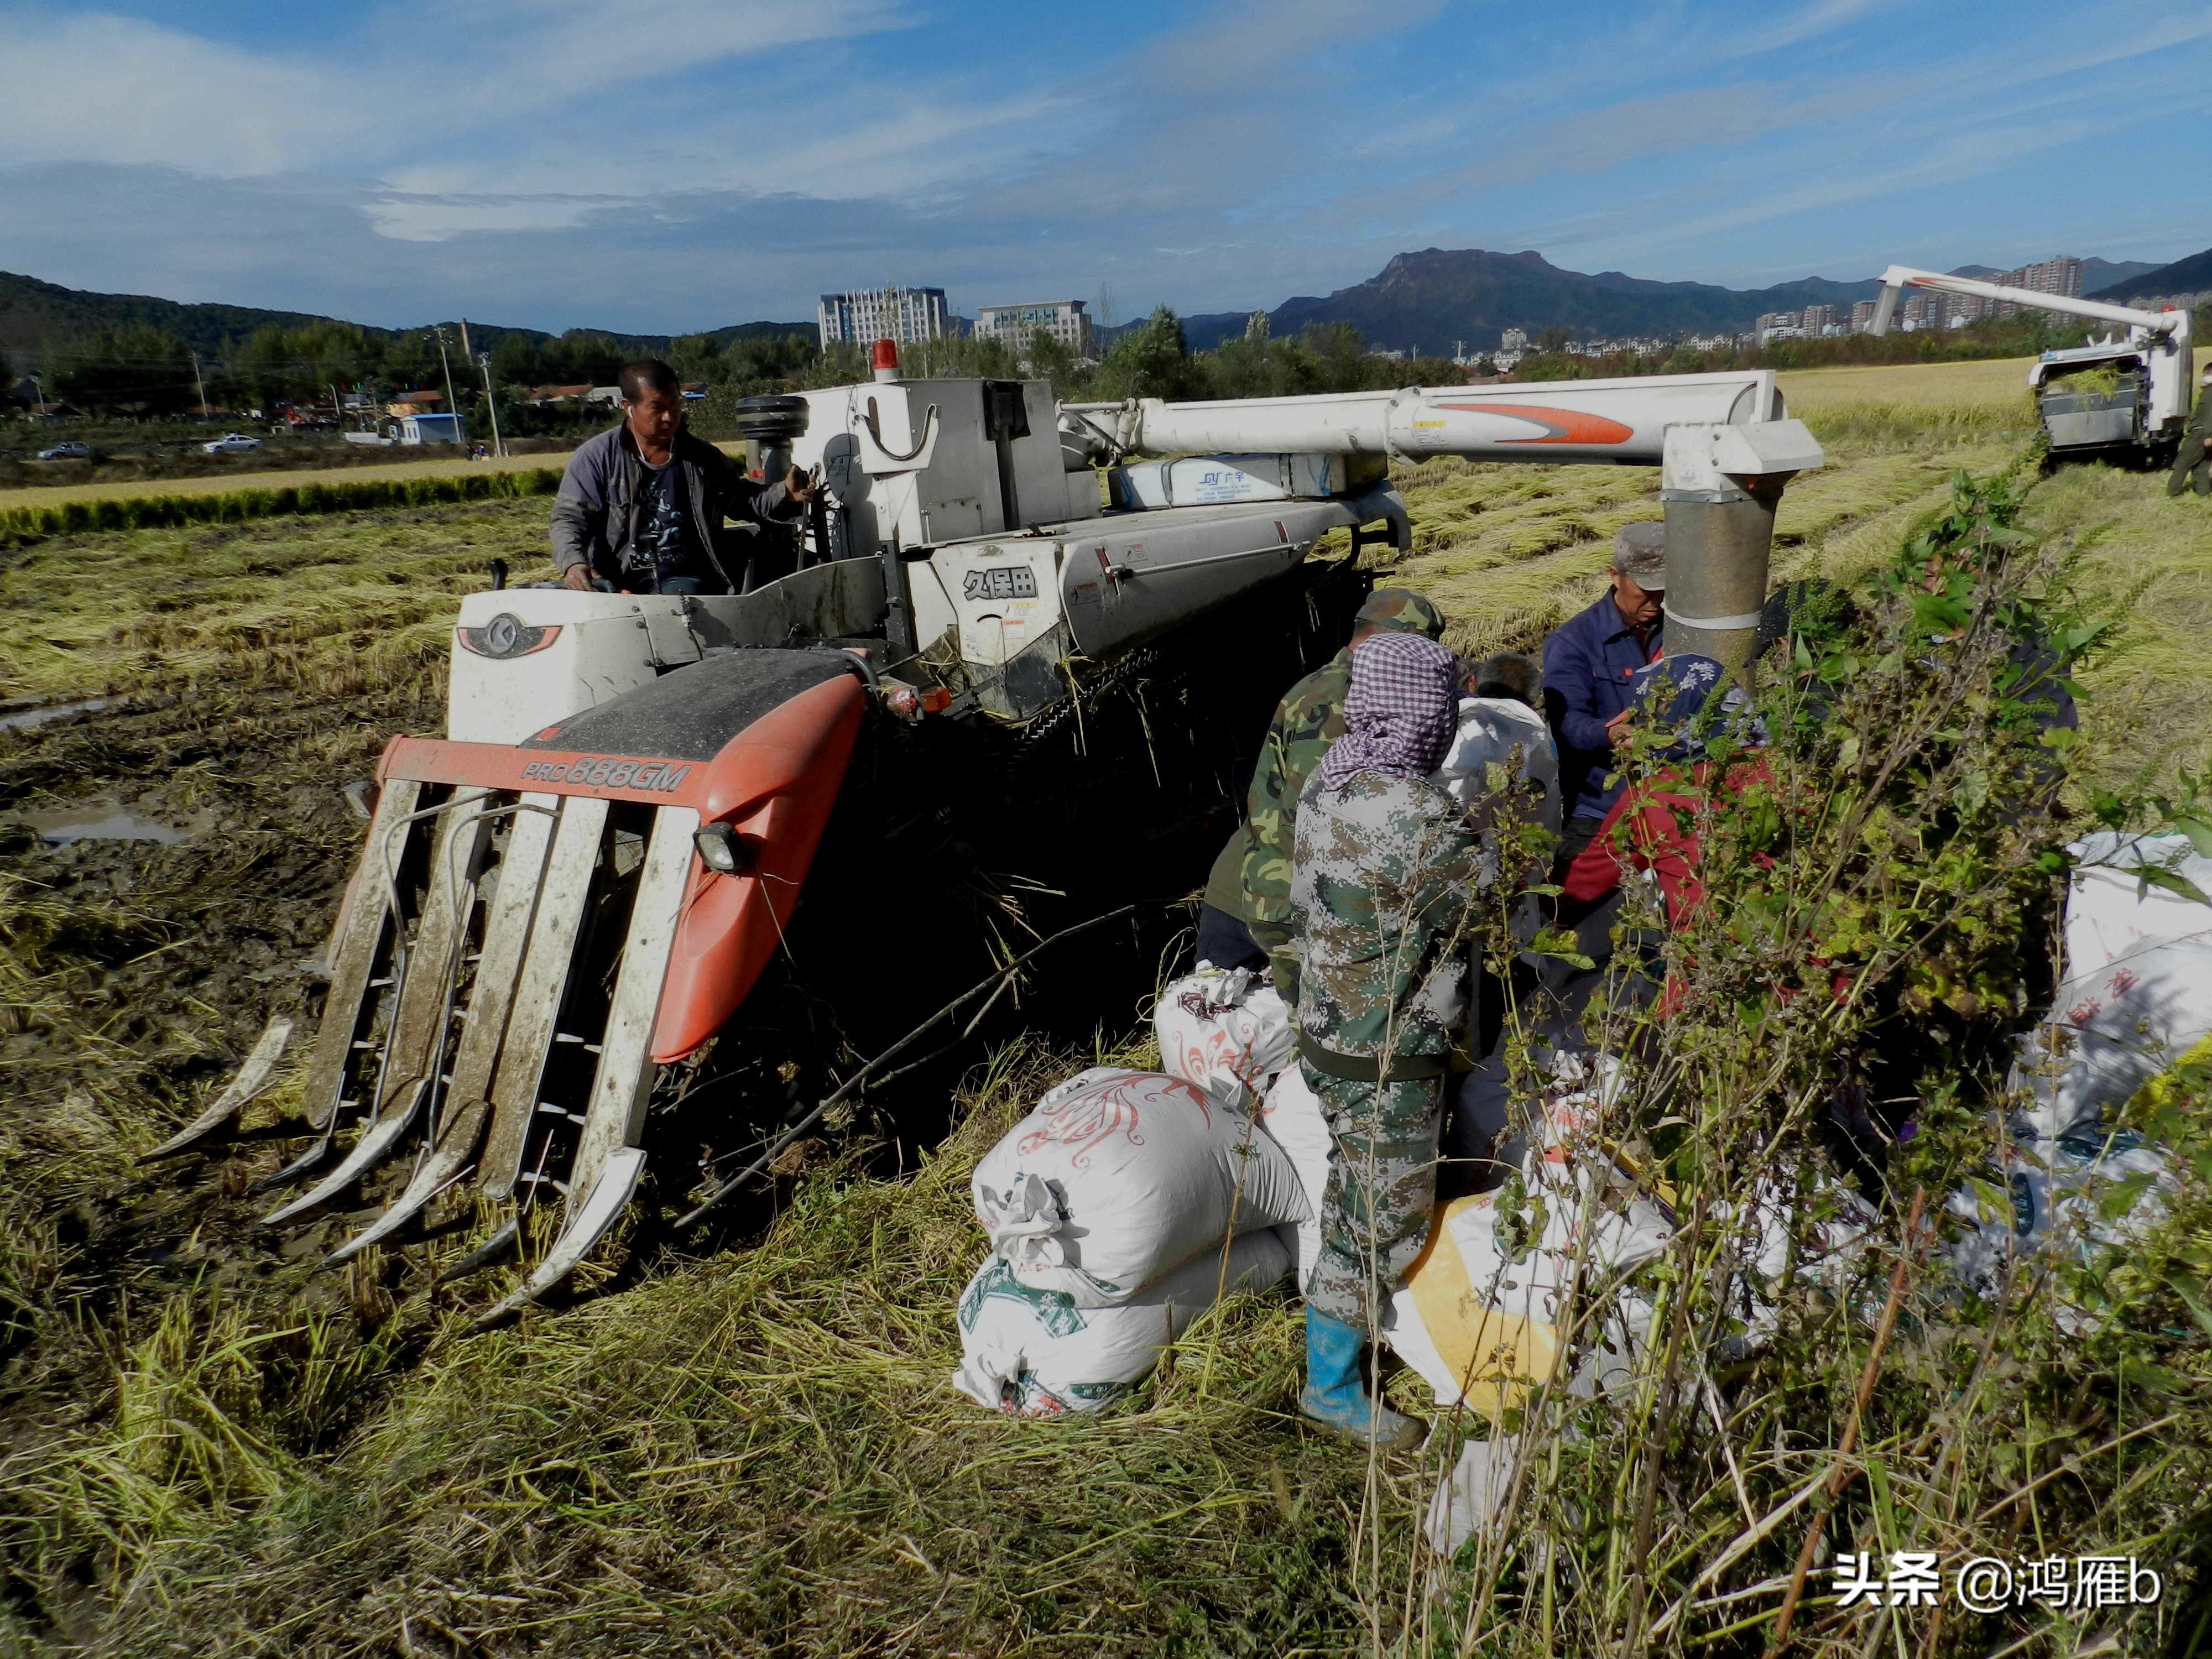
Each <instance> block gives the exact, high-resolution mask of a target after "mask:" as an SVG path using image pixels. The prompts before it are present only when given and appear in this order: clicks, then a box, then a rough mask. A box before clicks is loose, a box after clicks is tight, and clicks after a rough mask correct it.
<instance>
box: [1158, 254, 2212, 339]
mask: <svg viewBox="0 0 2212 1659" xmlns="http://www.w3.org/2000/svg"><path fill="white" fill-rule="evenodd" d="M2197 257H2198V258H2206V259H2212V253H2207V254H2204V255H2199V256H2197ZM2181 263H2182V264H2190V263H2191V261H2186V260H2185V261H2183V262H2181ZM2081 264H2082V287H2083V288H2085V289H2087V288H2090V287H2093V286H2104V285H2110V284H2113V283H2118V284H2120V285H2122V286H2124V287H2126V288H2128V289H2130V290H2134V289H2138V288H2139V287H2140V285H2141V283H2142V282H2143V281H2144V280H2153V279H2155V278H2156V277H2157V276H2159V274H2160V271H2161V270H2162V269H2166V270H2178V269H2179V268H2180V267H2179V266H2171V267H2164V268H2161V267H2160V266H2157V265H2154V264H2150V263H2149V262H2148V261H2146V260H2139V259H2128V260H2117V261H2116V260H2109V259H2097V258H2091V259H2084V260H2083V261H2082V262H2081ZM1995 270H1996V267H1995V266H1990V265H1966V266H1961V267H1960V268H1959V270H1957V272H1956V273H1955V274H1957V275H1960V276H1986V275H1990V274H1993V273H1994V271H1995ZM2208 286H2212V282H2208ZM1877 287H1878V283H1877V280H1876V279H1875V278H1874V277H1871V276H1869V277H1867V278H1865V279H1863V280H1862V281H1858V282H1844V283H1838V282H1831V281H1829V280H1828V279H1827V278H1826V277H1824V276H1806V277H1801V278H1799V279H1798V280H1797V281H1796V282H1790V283H1777V284H1775V285H1774V286H1773V287H1771V288H1754V289H1731V288H1722V287H1719V286H1717V285H1715V284H1713V283H1659V282H1653V281H1650V280H1649V279H1648V278H1645V277H1641V276H1629V275H1627V274H1626V272H1623V271H1618V270H1601V271H1599V272H1598V273H1596V274H1595V276H1592V275H1589V274H1586V273H1584V272H1583V271H1579V270H1563V269H1562V268H1560V267H1559V266H1558V265H1555V264H1552V263H1551V261H1550V260H1548V259H1547V258H1544V256H1543V255H1542V254H1541V253H1536V252H1524V253H1492V252H1486V251H1485V250H1483V249H1481V248H1457V249H1447V248H1433V247H1432V248H1424V249H1423V250H1422V251H1421V252H1418V253H1401V254H1398V255H1396V256H1395V257H1394V258H1392V259H1391V261H1390V262H1389V264H1386V265H1385V266H1383V269H1382V270H1381V271H1380V272H1379V273H1378V274H1377V275H1376V276H1370V277H1369V278H1368V279H1367V280H1366V281H1365V282H1364V283H1355V284H1354V285H1353V286H1352V287H1350V288H1340V289H1337V290H1336V292H1334V294H1331V295H1328V297H1327V298H1325V299H1324V298H1316V297H1314V296H1312V295H1299V296H1298V297H1297V298H1295V299H1290V300H1285V301H1284V302H1283V303H1282V304H1281V305H1279V306H1278V307H1275V309H1274V310H1273V311H1271V312H1269V313H1267V327H1268V331H1269V332H1270V333H1271V334H1295V333H1296V332H1297V331H1298V330H1299V329H1301V328H1304V326H1305V325H1308V324H1309V323H1349V324H1351V325H1352V326H1353V327H1354V328H1356V329H1358V331H1360V332H1361V333H1362V334H1364V335H1365V336H1366V337H1367V338H1368V341H1369V342H1370V344H1373V345H1376V346H1379V347H1389V348H1391V349H1399V350H1407V349H1415V348H1418V349H1420V350H1421V351H1424V352H1425V353H1427V354H1428V355H1430V356H1451V355H1453V354H1454V349H1455V347H1457V346H1458V345H1460V344H1461V343H1465V344H1467V345H1468V346H1469V347H1471V348H1474V349H1489V348H1490V347H1492V346H1493V345H1495V344H1496V343H1497V340H1498V334H1499V333H1500V332H1501V331H1503V330H1505V329H1508V328H1519V329H1524V330H1526V331H1528V332H1529V333H1530V334H1531V335H1534V333H1535V332H1536V331H1538V330H1540V329H1546V328H1565V329H1568V330H1571V331H1573V332H1575V333H1577V334H1594V335H1598V336H1601V337H1612V338H1619V337H1624V336H1631V335H1657V336H1662V337H1664V336H1668V335H1672V334H1676V333H1685V332H1686V333H1693V334H1696V333H1726V334H1734V333H1737V332H1740V331H1742V330H1745V329H1747V328H1749V327H1751V326H1752V325H1753V323H1754V322H1755V321H1756V320H1757V319H1759V315H1760V314H1761V313H1765V312H1770V311H1800V310H1802V309H1803V308H1804V307H1807V306H1808V305H1832V306H1834V307H1836V308H1837V310H1838V311H1840V312H1848V311H1849V310H1850V307H1851V306H1852V305H1853V304H1854V303H1855V302H1856V301H1860V300H1871V299H1872V298H1874V296H1875V291H1876V289H1877ZM1249 319H1250V313H1244V312H1223V313H1210V314H1206V315H1200V316H1194V317H1188V318H1186V319H1184V320H1183V336H1184V337H1185V338H1186V339H1187V340H1188V341H1189V343H1190V345H1191V348H1192V349H1194V350H1204V349H1207V348H1208V347H1211V346H1214V345H1218V344H1219V343H1221V342H1222V341H1223V340H1225V339H1231V338H1233V337H1236V336H1238V335H1241V334H1243V332H1244V330H1245V327H1246V325H1247V324H1248V323H1249Z"/></svg>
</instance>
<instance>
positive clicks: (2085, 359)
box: [1868, 265, 2197, 465]
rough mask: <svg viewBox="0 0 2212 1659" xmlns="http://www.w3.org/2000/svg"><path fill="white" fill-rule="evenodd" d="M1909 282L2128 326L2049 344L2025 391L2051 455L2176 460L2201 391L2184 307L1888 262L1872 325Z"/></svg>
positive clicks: (1892, 309)
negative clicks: (2149, 305)
mask: <svg viewBox="0 0 2212 1659" xmlns="http://www.w3.org/2000/svg"><path fill="white" fill-rule="evenodd" d="M1908 288H1917V289H1926V290H1928V291H1929V292H1931V293H1936V294H1958V295H1965V296H1966V297H1968V298H1970V299H1978V300H1990V301H1996V302H1997V303H1998V304H2000V305H2014V306H2025V307H2027V308H2029V309H2030V310H2033V311H2048V312H2052V313H2057V315H2059V316H2062V317H2081V318H2086V319H2088V320H2090V321H2092V322H2100V323H2114V324H2118V325H2121V326H2122V327H2124V328H2125V329H2126V331H2127V332H2126V334H2125V335H2124V336H2121V335H2118V334H2109V333H2108V334H2107V335H2106V337H2104V338H2103V339H2101V340H2089V341H2087V342H2085V343H2083V344H2081V345H2078V346H2073V347H2069V349H2065V350H2063V351H2046V352H2045V353H2044V354H2043V356H2040V357H2039V358H2038V359H2037V360H2036V361H2035V362H2034V363H2033V365H2032V366H2031V367H2030V368H2029V369H2028V371H2027V386H2028V390H2029V392H2032V393H2033V395H2034V398H2035V407H2036V413H2037V415H2038V416H2039V418H2040V419H2041V420H2042V422H2043V430H2044V432H2045V435H2047V436H2048V437H2049V438H2050V440H2051V456H2052V457H2053V459H2060V460H2064V459H2095V458H2097V457H2100V456H2119V457H2123V458H2129V457H2134V458H2140V459H2142V460H2144V461H2147V462H2149V463H2153V464H2155V465H2165V464H2166V462H2168V461H2170V460H2172V459H2173V448H2174V446H2175V445H2176V444H2177V443H2179V441H2180V440H2181V435H2182V431H2183V429H2184V428H2186V427H2187V426H2188V424H2189V412H2190V408H2191V403H2192V401H2193V399H2194V398H2195V397H2196V395H2197V375H2196V371H2195V368H2194V367H2193V363H2194V353H2193V352H2192V350H2191V337H2190V335H2191V318H2190V313H2188V312H2185V311H2138V310H2136V309H2135V308H2134V307H2131V306H2116V305H2108V304H2106V302H2105V301H2101V300H2077V299H2075V298H2074V297H2073V296H2071V295H2064V294H2039V293H2038V292H2036V291H2035V290H2034V289H2025V288H2008V287H2005V286H2004V285H2003V284H2002V283H1984V282H1982V281H1980V280H1979V279H1978V278H1976V277H1972V276H1945V275H1944V274H1943V273H1942V272H1941V271H1936V270H1914V269H1913V268H1912V267H1911V266H1910V265H1892V266H1891V267H1890V268H1889V269H1888V270H1885V271H1884V272H1882V274H1881V299H1880V301H1877V302H1876V304H1875V313H1874V320H1873V321H1872V322H1871V323H1870V324H1869V325H1868V332H1869V333H1871V334H1887V333H1888V332H1889V325H1890V323H1891V321H1892V319H1893V318H1894V317H1895V316H1896V313H1897V302H1898V299H1899V296H1900V295H1903V293H1904V292H1905V289H1908Z"/></svg>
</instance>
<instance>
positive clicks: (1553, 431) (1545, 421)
mask: <svg viewBox="0 0 2212 1659" xmlns="http://www.w3.org/2000/svg"><path fill="white" fill-rule="evenodd" d="M1433 407H1435V408H1437V409H1457V410H1465V411H1466V412H1467V413H1468V414H1470V415H1510V416H1512V417H1513V418H1514V419H1515V420H1516V421H1527V422H1530V423H1531V424H1533V425H1535V426H1541V427H1542V428H1545V431H1544V435H1543V436H1542V437H1541V438H1500V439H1498V442H1499V443H1506V444H1618V443H1626V442H1627V441H1628V440H1629V439H1631V438H1632V437H1634V436H1635V435H1636V428H1634V427H1632V426H1623V425H1622V424H1621V423H1620V422H1619V421H1608V420H1607V419H1606V417H1605V416H1602V415H1584V414H1579V413H1577V412H1576V411H1575V410H1567V409H1539V408H1537V407H1536V406H1535V405H1534V404H1435V405H1433Z"/></svg>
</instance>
